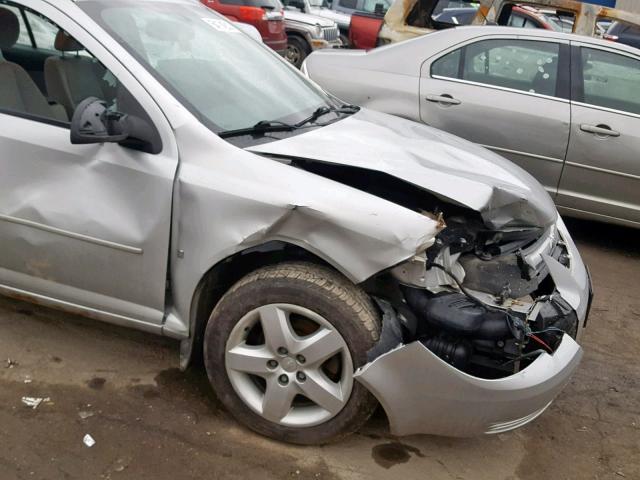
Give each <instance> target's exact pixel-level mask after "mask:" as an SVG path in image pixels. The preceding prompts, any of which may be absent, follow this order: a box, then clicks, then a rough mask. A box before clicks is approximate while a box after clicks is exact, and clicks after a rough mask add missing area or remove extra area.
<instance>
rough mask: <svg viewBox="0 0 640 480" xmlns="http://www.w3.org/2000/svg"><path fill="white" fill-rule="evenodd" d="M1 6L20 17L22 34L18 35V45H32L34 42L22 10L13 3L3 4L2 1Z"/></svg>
mask: <svg viewBox="0 0 640 480" xmlns="http://www.w3.org/2000/svg"><path fill="white" fill-rule="evenodd" d="M0 7H1V8H4V9H6V10H9V11H10V12H13V14H14V15H15V16H16V17H18V23H19V24H20V34H19V36H18V41H17V42H16V45H17V46H21V47H32V46H33V44H32V43H31V38H30V37H29V31H28V30H27V27H26V26H25V24H24V18H23V17H22V12H21V11H20V10H19V9H18V7H15V6H13V5H3V4H2V3H0Z"/></svg>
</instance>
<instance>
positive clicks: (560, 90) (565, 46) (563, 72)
mask: <svg viewBox="0 0 640 480" xmlns="http://www.w3.org/2000/svg"><path fill="white" fill-rule="evenodd" d="M487 40H517V41H537V42H545V43H556V44H558V45H559V46H560V48H559V49H558V79H557V84H556V93H557V95H543V94H540V93H532V92H527V91H524V90H518V89H515V88H508V87H500V86H498V85H491V84H487V83H481V82H473V81H471V80H463V79H461V78H452V77H445V76H442V75H433V74H432V73H431V71H432V70H431V67H432V66H433V64H434V63H435V62H437V61H438V60H440V59H441V58H443V57H446V56H447V55H449V54H450V53H453V52H455V51H456V50H462V51H461V55H460V60H459V62H460V63H459V64H458V75H460V74H461V72H462V69H463V65H464V62H465V60H466V50H467V47H468V46H469V45H473V44H475V43H479V42H483V41H487ZM425 63H426V64H427V67H428V75H429V77H430V78H434V79H437V80H443V81H448V82H454V83H462V84H466V85H472V86H477V87H484V88H489V89H492V90H498V91H505V92H509V93H517V94H520V95H526V96H530V97H537V98H544V99H545V100H552V101H557V102H561V103H570V99H571V92H572V90H573V89H572V85H571V72H570V70H571V69H570V68H568V67H565V68H560V65H562V64H564V65H571V46H570V42H569V41H566V40H562V39H559V38H554V37H552V38H545V37H531V36H528V35H514V36H505V35H496V36H492V35H487V36H481V37H475V38H472V39H469V40H467V41H465V42H462V43H459V44H457V45H455V46H454V47H451V48H449V49H447V50H446V51H445V52H444V53H442V52H440V53H438V54H436V55H434V56H432V57H430V58H429V59H428V60H427V61H426V62H425ZM424 70H425V69H424V64H423V69H422V71H423V72H424Z"/></svg>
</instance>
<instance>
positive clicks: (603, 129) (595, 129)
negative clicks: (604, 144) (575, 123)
mask: <svg viewBox="0 0 640 480" xmlns="http://www.w3.org/2000/svg"><path fill="white" fill-rule="evenodd" d="M580 130H582V131H583V132H588V133H595V134H596V135H600V136H603V137H619V136H620V132H616V131H615V130H612V129H611V127H610V126H609V125H587V124H586V123H583V124H582V125H580Z"/></svg>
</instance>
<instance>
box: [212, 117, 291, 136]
mask: <svg viewBox="0 0 640 480" xmlns="http://www.w3.org/2000/svg"><path fill="white" fill-rule="evenodd" d="M296 128H297V127H296V125H290V124H288V123H284V122H275V121H269V120H260V121H259V122H258V123H256V124H255V125H254V126H252V127H246V128H237V129H235V130H224V131H222V132H219V133H218V136H219V137H220V138H229V137H240V136H242V135H263V134H265V133H268V132H290V131H292V130H295V129H296Z"/></svg>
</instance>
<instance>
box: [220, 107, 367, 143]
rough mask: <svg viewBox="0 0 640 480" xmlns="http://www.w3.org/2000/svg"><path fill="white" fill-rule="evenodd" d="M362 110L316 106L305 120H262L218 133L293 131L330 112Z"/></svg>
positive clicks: (251, 133)
mask: <svg viewBox="0 0 640 480" xmlns="http://www.w3.org/2000/svg"><path fill="white" fill-rule="evenodd" d="M359 110H360V107H357V106H355V105H342V106H341V107H339V108H337V107H327V106H322V107H318V108H316V110H315V111H314V112H313V113H312V114H311V115H309V116H308V117H307V118H305V119H304V120H301V121H300V122H298V123H293V124H291V123H285V122H280V121H277V120H260V121H259V122H258V123H256V124H255V125H253V126H252V127H246V128H238V129H235V130H224V131H222V132H219V133H218V136H219V137H220V138H229V137H241V136H242V135H264V134H265V133H269V132H291V131H293V130H296V129H298V128H302V127H303V126H305V125H306V124H307V123H313V122H315V121H316V120H318V119H319V118H320V117H322V116H323V115H326V114H328V113H343V114H348V115H351V114H353V113H356V112H357V111H359Z"/></svg>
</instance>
